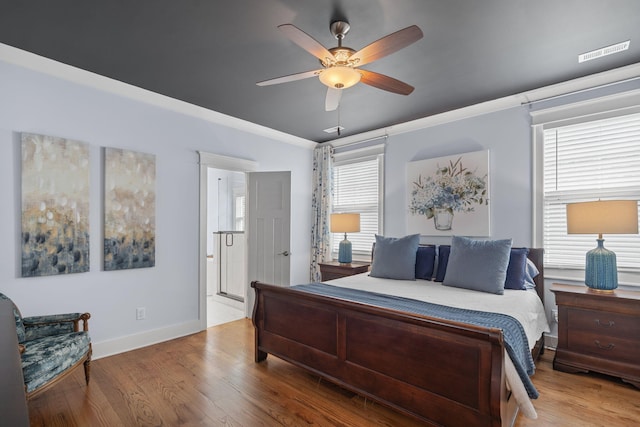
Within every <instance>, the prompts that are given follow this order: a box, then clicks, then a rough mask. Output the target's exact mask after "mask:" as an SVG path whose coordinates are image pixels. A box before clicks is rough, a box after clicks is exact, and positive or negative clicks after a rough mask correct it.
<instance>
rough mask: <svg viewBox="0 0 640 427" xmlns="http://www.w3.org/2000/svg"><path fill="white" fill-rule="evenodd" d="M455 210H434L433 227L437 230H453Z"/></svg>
mask: <svg viewBox="0 0 640 427" xmlns="http://www.w3.org/2000/svg"><path fill="white" fill-rule="evenodd" d="M451 224H453V210H452V209H451V208H433V225H434V227H435V228H436V230H440V231H447V230H451Z"/></svg>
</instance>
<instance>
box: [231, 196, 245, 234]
mask: <svg viewBox="0 0 640 427" xmlns="http://www.w3.org/2000/svg"><path fill="white" fill-rule="evenodd" d="M245 199H246V197H245V195H244V194H240V195H238V194H236V195H235V196H234V197H233V200H234V205H233V218H234V226H235V228H234V230H235V231H244V211H245Z"/></svg>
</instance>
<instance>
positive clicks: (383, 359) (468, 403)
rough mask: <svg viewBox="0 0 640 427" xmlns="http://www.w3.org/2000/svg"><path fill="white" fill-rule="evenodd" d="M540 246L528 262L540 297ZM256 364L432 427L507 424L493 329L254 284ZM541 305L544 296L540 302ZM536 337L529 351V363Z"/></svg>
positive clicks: (509, 404)
mask: <svg viewBox="0 0 640 427" xmlns="http://www.w3.org/2000/svg"><path fill="white" fill-rule="evenodd" d="M542 254H543V250H542V249H531V250H530V252H529V258H530V259H531V260H532V261H533V262H534V263H535V264H536V266H537V267H538V269H539V270H540V275H538V276H537V277H536V279H535V281H536V289H537V292H538V294H539V295H540V298H541V299H542V298H543V295H544V271H543V265H542ZM251 286H252V287H253V288H254V289H255V292H256V303H255V306H254V310H253V324H254V326H255V360H256V362H261V361H263V360H265V359H266V357H267V354H272V355H274V356H277V357H279V358H281V359H284V360H286V361H288V362H291V363H293V364H295V365H297V366H300V367H302V368H305V369H307V370H309V371H311V372H312V373H314V374H316V375H318V376H320V377H322V378H324V379H327V380H329V381H331V382H333V383H335V384H337V385H339V386H341V387H344V388H345V389H348V390H351V391H353V392H355V393H357V394H359V395H361V396H365V397H367V398H369V399H372V400H374V401H376V402H379V403H381V404H383V405H386V406H389V407H391V408H394V409H396V410H398V411H401V412H403V413H406V414H408V415H411V416H413V417H415V418H417V419H419V420H421V421H425V422H427V423H430V424H434V425H448V426H470V425H473V426H511V425H512V424H513V422H514V420H515V417H516V415H517V413H518V406H517V404H516V402H515V399H514V398H512V397H511V395H510V394H511V393H510V392H509V391H508V390H507V388H506V383H505V371H504V354H505V349H504V343H503V336H502V331H501V330H500V329H493V328H483V327H478V326H474V325H468V324H464V323H459V322H454V321H446V320H442V319H437V318H433V317H428V316H421V315H417V314H411V313H403V312H399V311H394V310H390V309H385V308H378V307H373V306H369V305H365V304H360V303H355V302H350V301H344V300H339V299H335V298H329V297H325V296H320V295H314V294H311V293H305V292H299V291H294V290H291V289H290V288H286V287H280V286H274V285H268V284H265V283H260V282H258V281H254V282H252V283H251ZM543 301H544V299H543ZM542 349H543V339H542V338H541V339H540V341H538V343H537V344H536V346H535V348H534V349H533V350H532V353H533V355H534V359H536V358H537V357H538V356H539V354H540V353H541V352H542Z"/></svg>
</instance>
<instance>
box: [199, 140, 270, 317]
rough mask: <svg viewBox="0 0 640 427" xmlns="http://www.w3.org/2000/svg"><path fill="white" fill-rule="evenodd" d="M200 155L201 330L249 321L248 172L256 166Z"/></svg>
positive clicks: (246, 161) (242, 161) (243, 161)
mask: <svg viewBox="0 0 640 427" xmlns="http://www.w3.org/2000/svg"><path fill="white" fill-rule="evenodd" d="M198 154H199V155H200V260H199V265H200V269H199V270H200V310H199V312H200V315H199V318H200V322H201V327H202V329H206V328H208V327H211V326H215V325H219V324H222V323H227V322H230V321H234V320H237V319H240V318H244V317H246V314H247V308H246V305H247V303H246V293H247V279H246V277H247V248H246V245H245V244H244V243H245V237H246V236H245V233H244V231H245V229H246V211H245V206H246V176H245V175H246V173H247V172H252V171H255V170H256V168H257V164H256V163H255V162H252V161H249V160H244V159H236V158H232V157H226V156H219V155H214V154H209V153H203V152H199V153H198Z"/></svg>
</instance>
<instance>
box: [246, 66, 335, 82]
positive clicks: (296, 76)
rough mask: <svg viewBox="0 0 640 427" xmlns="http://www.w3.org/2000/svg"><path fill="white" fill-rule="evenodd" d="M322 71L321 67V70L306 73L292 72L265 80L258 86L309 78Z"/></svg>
mask: <svg viewBox="0 0 640 427" xmlns="http://www.w3.org/2000/svg"><path fill="white" fill-rule="evenodd" d="M320 71H322V70H321V69H320V70H313V71H305V72H304V73H296V74H290V75H288V76H282V77H276V78H275V79H269V80H263V81H261V82H258V83H256V84H257V85H258V86H269V85H277V84H279V83H287V82H293V81H296V80H302V79H308V78H309V77H314V76H317V75H318V73H319V72H320Z"/></svg>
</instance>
